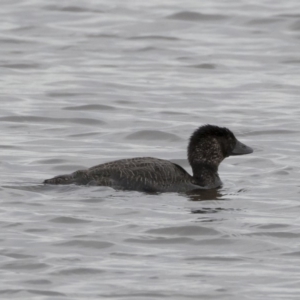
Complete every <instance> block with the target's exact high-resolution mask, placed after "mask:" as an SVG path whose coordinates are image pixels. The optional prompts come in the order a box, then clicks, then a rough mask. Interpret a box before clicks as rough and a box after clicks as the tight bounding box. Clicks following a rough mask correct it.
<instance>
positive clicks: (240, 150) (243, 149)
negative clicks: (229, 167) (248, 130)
mask: <svg viewBox="0 0 300 300" xmlns="http://www.w3.org/2000/svg"><path fill="white" fill-rule="evenodd" d="M252 152H253V149H252V148H251V147H248V146H246V145H245V144H243V143H241V142H240V141H238V140H237V141H236V145H235V147H234V149H233V150H232V152H231V155H243V154H249V153H252Z"/></svg>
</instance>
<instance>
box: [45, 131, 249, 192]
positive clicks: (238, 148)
mask: <svg viewBox="0 0 300 300" xmlns="http://www.w3.org/2000/svg"><path fill="white" fill-rule="evenodd" d="M252 152H253V150H252V148H250V147H248V146H246V145H244V144H242V143H241V142H239V141H238V140H237V139H236V137H235V136H234V134H233V133H232V132H231V131H230V130H229V129H227V128H222V127H218V126H214V125H204V126H201V127H199V128H198V129H197V130H196V131H195V132H194V133H193V134H192V136H191V138H190V142H189V145H188V160H189V163H190V165H191V167H192V170H193V176H191V175H190V174H188V173H187V172H186V171H185V170H184V169H183V168H182V167H180V166H179V165H177V164H174V163H172V162H170V161H168V160H163V159H158V158H153V157H137V158H130V159H121V160H116V161H112V162H108V163H104V164H100V165H97V166H95V167H92V168H89V169H87V170H79V171H76V172H74V173H72V174H69V175H60V176H56V177H54V178H51V179H47V180H45V181H44V183H46V184H72V183H74V184H78V185H100V186H110V187H113V188H115V189H122V190H135V191H144V192H187V191H191V190H195V189H212V188H216V187H219V186H220V185H221V184H222V182H221V180H220V178H219V174H218V167H219V165H220V163H221V162H222V161H223V159H225V158H226V157H228V156H231V155H243V154H249V153H252Z"/></svg>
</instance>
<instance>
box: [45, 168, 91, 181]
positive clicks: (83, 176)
mask: <svg viewBox="0 0 300 300" xmlns="http://www.w3.org/2000/svg"><path fill="white" fill-rule="evenodd" d="M90 181H91V178H90V177H89V176H88V174H87V171H86V170H78V171H76V172H74V173H72V174H68V175H59V176H55V177H53V178H50V179H46V180H44V183H45V184H72V183H75V184H88V183H89V182H90Z"/></svg>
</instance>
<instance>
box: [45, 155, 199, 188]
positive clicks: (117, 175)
mask: <svg viewBox="0 0 300 300" xmlns="http://www.w3.org/2000/svg"><path fill="white" fill-rule="evenodd" d="M45 183H48V184H70V183H75V184H91V185H100V186H110V187H113V188H116V189H125V190H136V191H146V192H166V191H170V192H173V191H174V192H178V191H187V190H191V189H195V188H199V186H196V185H193V183H192V177H191V176H190V175H189V174H188V173H187V172H186V171H185V170H184V169H183V168H182V167H180V166H178V165H176V164H174V163H172V162H170V161H167V160H163V159H158V158H152V157H137V158H131V159H121V160H116V161H112V162H108V163H104V164H101V165H97V166H95V167H92V168H90V169H87V170H80V171H77V172H74V173H72V174H70V175H61V176H57V177H54V178H52V179H48V180H45Z"/></svg>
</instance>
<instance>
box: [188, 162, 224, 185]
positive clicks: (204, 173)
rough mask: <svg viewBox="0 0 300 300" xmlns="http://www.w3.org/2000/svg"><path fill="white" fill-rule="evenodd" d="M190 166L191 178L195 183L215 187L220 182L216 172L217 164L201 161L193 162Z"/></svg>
mask: <svg viewBox="0 0 300 300" xmlns="http://www.w3.org/2000/svg"><path fill="white" fill-rule="evenodd" d="M191 166H192V169H193V179H194V181H195V183H196V184H197V185H200V186H205V187H208V188H216V187H218V186H220V185H221V184H222V182H221V180H220V177H219V174H218V166H216V165H213V164H207V163H203V162H194V163H193V164H191Z"/></svg>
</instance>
